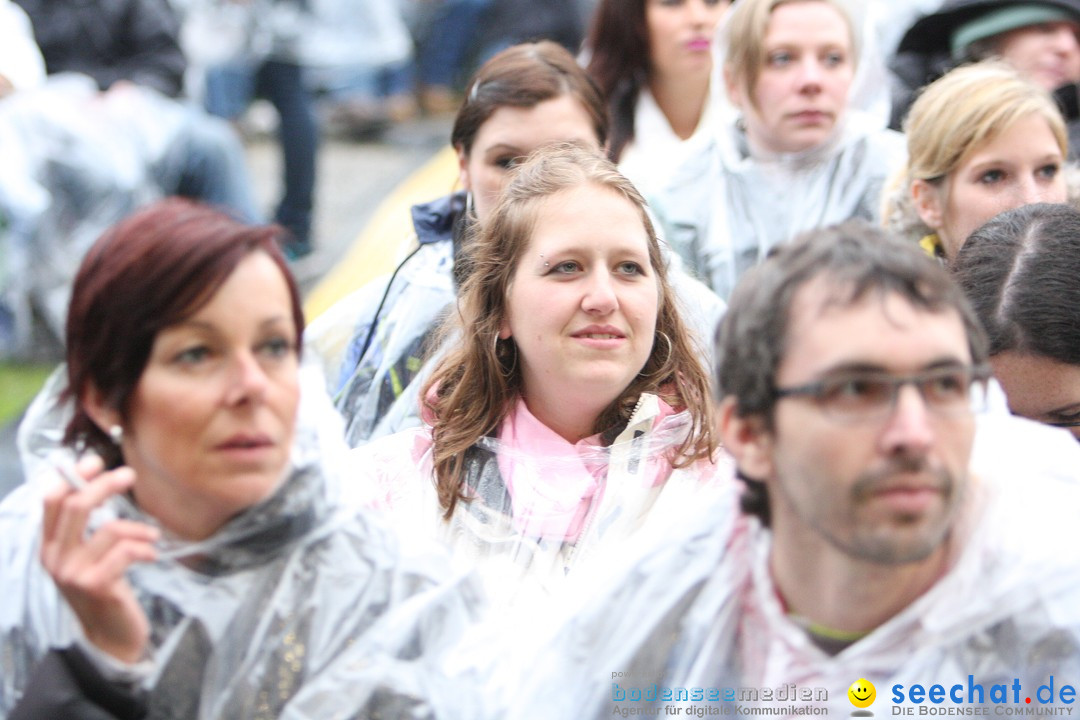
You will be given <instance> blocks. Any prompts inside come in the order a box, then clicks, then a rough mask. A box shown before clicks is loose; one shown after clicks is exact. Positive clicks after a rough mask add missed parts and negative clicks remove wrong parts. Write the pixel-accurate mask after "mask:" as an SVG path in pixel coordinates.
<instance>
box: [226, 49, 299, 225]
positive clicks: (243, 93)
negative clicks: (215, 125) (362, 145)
mask: <svg viewBox="0 0 1080 720" xmlns="http://www.w3.org/2000/svg"><path fill="white" fill-rule="evenodd" d="M255 97H264V98H266V99H267V100H269V101H270V103H271V104H272V105H273V106H274V108H275V109H276V110H277V112H278V116H279V117H280V118H281V123H280V125H279V127H278V140H279V141H280V143H281V152H282V160H283V162H282V166H283V170H284V178H283V180H284V182H283V185H284V194H283V196H282V198H281V201H280V202H279V203H278V207H277V211H276V213H275V216H274V219H275V220H276V221H277V222H279V223H280V224H281V225H283V226H285V228H287V229H288V230H289V231H290V232H291V233H292V235H293V238H294V240H295V241H296V242H297V243H299V244H302V245H306V244H308V243H309V242H310V234H311V217H312V210H313V207H314V199H315V160H316V156H317V155H318V145H319V129H318V125H317V123H316V119H315V108H314V101H313V99H312V97H311V95H310V93H309V92H308V90H307V88H305V87H304V83H303V69H302V68H301V67H300V66H299V65H296V64H293V63H287V62H280V61H277V60H266V61H263V62H262V63H259V64H256V65H252V64H243V63H238V64H231V65H224V66H219V67H215V68H211V69H210V70H208V71H207V77H206V109H207V110H208V111H209V112H211V113H213V114H215V115H219V116H221V117H225V118H230V119H235V118H237V117H239V116H240V115H241V114H242V113H243V112H244V110H246V109H247V107H248V105H249V104H250V103H251V100H252V99H254V98H255Z"/></svg>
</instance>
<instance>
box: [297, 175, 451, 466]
mask: <svg viewBox="0 0 1080 720" xmlns="http://www.w3.org/2000/svg"><path fill="white" fill-rule="evenodd" d="M464 211H465V195H464V193H458V194H456V195H451V196H448V197H445V198H441V199H439V200H435V201H433V202H431V203H427V204H425V205H418V206H416V207H414V208H413V211H412V212H413V225H414V227H415V228H416V232H417V239H418V240H419V242H420V247H419V248H418V249H417V251H416V254H415V255H414V256H412V257H410V258H408V259H406V260H405V261H404V262H403V263H402V265H401V267H400V268H399V269H398V273H397V275H396V277H394V278H393V279H392V280H391V279H390V277H382V278H378V279H376V280H373V281H372V282H370V283H368V284H367V285H365V286H364V287H362V288H360V289H359V290H357V291H356V292H353V293H351V294H350V295H347V296H346V297H344V298H342V299H341V300H339V301H338V302H337V303H335V304H334V305H333V306H332V307H331V308H330V309H328V310H327V311H326V312H325V313H323V314H322V315H320V316H319V317H318V318H316V319H315V320H314V321H313V322H312V323H311V325H310V326H309V327H308V329H307V330H306V331H305V332H304V343H305V346H306V347H307V348H309V349H310V350H311V351H313V352H314V353H315V354H316V355H318V357H319V359H320V360H321V362H322V364H323V369H324V373H325V375H326V378H327V382H328V390H329V391H330V394H331V395H332V396H333V398H334V404H335V406H337V408H338V410H339V411H340V412H341V414H342V416H343V417H344V418H345V438H346V442H348V443H349V445H351V446H354V447H355V446H357V445H362V444H364V443H365V442H367V441H368V440H369V439H372V438H376V437H382V436H384V435H389V434H391V433H394V432H397V431H399V430H403V429H405V428H410V427H416V426H418V425H420V424H421V423H420V401H419V398H418V397H417V393H418V392H419V388H420V386H421V385H422V384H423V380H424V378H425V377H426V376H427V374H428V373H430V371H431V369H432V365H431V363H430V362H428V363H425V358H426V356H427V353H428V351H429V350H431V345H432V343H433V342H434V336H435V331H436V329H437V328H438V327H439V325H440V323H441V322H442V320H443V318H445V317H446V315H447V313H449V312H450V311H451V310H452V309H453V307H454V301H455V299H456V298H457V289H456V288H455V286H454V276H453V275H454V247H455V244H456V243H455V242H454V241H453V239H452V238H453V234H454V233H455V232H460V230H455V227H456V226H457V225H459V224H460V222H461V219H462V213H464ZM373 326H374V327H373Z"/></svg>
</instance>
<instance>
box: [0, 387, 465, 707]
mask: <svg viewBox="0 0 1080 720" xmlns="http://www.w3.org/2000/svg"><path fill="white" fill-rule="evenodd" d="M316 375H317V373H316ZM304 377H305V380H304V381H303V386H304V390H303V392H302V402H301V410H300V418H299V425H298V428H297V435H296V444H295V446H294V452H293V456H292V462H291V467H290V469H289V471H288V473H287V475H286V477H285V478H284V479H283V482H282V484H281V486H280V487H279V488H278V489H277V491H276V492H275V493H274V494H273V495H272V496H271V497H269V498H268V499H266V500H264V501H262V502H261V503H259V504H258V505H255V506H253V507H252V508H250V509H249V510H247V511H245V512H244V513H242V514H241V515H239V516H237V517H235V518H233V519H232V520H230V521H229V522H228V523H227V524H226V525H225V526H224V527H222V528H221V529H220V530H219V531H218V532H217V533H215V534H214V535H213V536H211V537H210V538H209V539H207V540H204V541H201V542H199V543H184V542H180V541H176V540H174V539H170V538H169V537H168V535H167V534H166V535H164V538H165V539H164V540H163V541H162V547H161V551H160V557H161V558H162V559H160V560H159V561H158V562H155V563H153V564H140V565H136V566H134V567H132V568H131V570H130V571H129V575H128V577H129V579H130V581H131V583H132V585H133V587H134V588H135V592H136V594H137V596H138V598H139V600H140V603H141V604H142V607H143V609H144V610H145V611H146V614H147V616H148V618H149V619H150V623H151V639H150V644H151V649H150V656H151V660H152V661H153V667H154V669H153V674H152V676H151V677H150V678H149V679H148V680H147V684H148V686H149V688H150V691H151V692H150V715H149V716H150V717H151V718H177V719H180V718H183V719H185V720H191V719H194V718H200V719H201V718H277V717H284V718H319V719H320V720H322V719H324V718H352V717H357V718H361V717H363V718H368V717H378V716H380V715H381V716H383V717H393V718H405V717H409V718H416V717H431V716H434V715H435V711H436V708H437V707H439V706H443V705H446V704H447V703H451V704H453V705H454V706H455V707H459V708H462V709H463V710H464V711H465V712H468V707H469V703H470V698H471V697H472V695H471V692H472V691H471V689H470V687H469V686H467V685H466V684H465V683H463V682H456V683H455V684H454V686H453V687H449V686H448V685H447V684H446V681H445V680H444V679H443V675H442V673H441V670H440V664H439V663H440V657H441V655H442V653H443V651H444V650H446V649H447V648H448V647H449V646H450V645H451V644H453V643H454V642H456V641H457V637H458V636H459V635H460V634H461V633H462V632H464V630H465V628H466V627H467V626H468V625H469V623H470V621H471V619H472V616H473V613H474V608H475V607H477V606H478V605H479V602H478V599H477V596H476V595H475V593H474V590H475V588H474V586H473V585H472V584H471V583H470V582H469V581H466V580H462V579H453V580H449V581H448V580H446V578H447V577H448V576H447V573H446V560H445V558H444V557H442V555H441V553H439V552H431V550H432V548H427V549H426V550H427V552H426V553H425V554H423V555H415V556H412V555H406V554H403V553H401V552H400V551H399V548H398V546H397V543H396V541H395V540H393V539H392V536H391V535H390V534H389V532H388V531H387V530H386V529H385V528H384V527H383V526H382V525H381V524H380V523H379V522H378V521H376V520H375V519H373V518H372V517H371V516H370V514H368V513H365V512H356V511H355V510H347V509H346V508H345V506H344V505H341V504H340V502H339V500H340V497H339V494H338V489H337V488H338V486H339V483H340V482H341V480H342V478H341V477H340V476H339V475H338V474H337V473H336V471H335V469H334V468H335V467H336V466H337V463H336V462H335V461H334V458H335V457H337V458H340V457H341V456H340V455H339V454H338V453H339V451H340V450H342V449H343V446H342V444H341V442H340V419H339V418H337V416H336V415H335V414H334V413H333V410H332V408H330V407H329V403H328V402H327V401H326V400H325V396H323V394H322V393H321V385H322V383H323V380H322V378H321V376H318V377H314V378H313V377H312V376H311V374H310V373H308V372H306V371H305V374H304ZM62 382H63V378H62V377H61V375H60V373H57V374H56V375H54V377H53V379H52V380H51V381H50V383H49V385H48V386H47V388H46V389H45V390H44V391H43V393H42V395H40V396H39V397H38V398H37V400H35V402H34V404H33V405H32V407H31V408H30V410H29V411H28V415H27V418H26V421H25V422H24V425H23V428H22V431H21V436H20V444H21V446H22V450H23V451H24V453H28V454H29V455H28V456H26V455H24V457H25V465H26V467H27V470H28V477H29V478H30V479H29V481H28V482H27V483H26V484H25V485H23V486H21V487H19V488H18V489H16V490H15V491H14V492H12V493H11V494H10V495H9V496H8V497H7V498H6V499H5V500H4V502H3V503H2V504H0V586H2V587H3V588H4V601H3V603H2V604H0V717H2V716H4V715H6V713H7V712H8V711H10V709H11V707H12V706H13V704H14V703H15V701H16V700H17V699H18V696H19V694H20V692H21V688H22V687H23V685H24V683H25V682H26V680H27V677H28V674H29V673H30V671H31V668H32V666H33V665H34V663H35V662H36V661H37V660H38V659H39V658H40V657H41V656H42V655H43V654H44V653H45V652H46V650H47V649H48V648H49V647H51V646H53V647H63V646H67V645H70V644H71V643H72V642H75V641H77V639H78V638H79V636H80V633H81V630H80V627H79V623H78V620H77V619H76V618H75V616H74V614H73V613H72V612H71V610H70V609H69V607H68V606H67V605H66V603H65V602H64V601H63V599H62V598H61V597H60V596H59V594H58V592H57V590H56V587H55V585H54V584H53V582H52V580H51V578H50V577H49V576H48V575H47V574H46V573H45V572H44V570H43V569H42V567H41V565H40V563H39V562H38V549H39V544H40V523H41V510H42V496H43V493H44V492H46V491H47V489H48V488H49V487H51V486H52V485H53V484H54V483H56V482H58V475H57V474H56V471H55V470H54V469H53V467H52V465H53V463H57V462H60V463H63V462H68V463H70V462H72V461H73V457H72V456H71V455H70V453H69V452H68V451H65V450H57V447H56V444H55V439H56V438H57V437H58V433H59V431H60V430H59V429H60V428H61V427H62V425H60V424H59V423H60V422H61V421H62V420H63V419H65V418H66V416H67V414H68V413H69V412H70V409H69V408H66V407H59V408H58V407H57V406H56V405H55V398H56V393H57V391H58V389H59V387H60V384H61V383H62ZM116 515H122V516H129V517H134V518H136V519H139V520H142V521H147V522H153V520H152V519H151V518H147V517H145V516H142V515H141V513H139V511H138V510H137V509H135V508H134V507H133V506H132V505H131V504H130V503H122V502H118V503H113V504H110V505H108V506H106V507H105V508H103V509H101V510H99V511H97V512H96V513H95V514H94V515H93V516H92V517H91V525H97V524H100V523H101V522H102V521H104V520H105V519H106V518H107V517H110V516H113V517H115V516H116ZM435 550H438V549H437V548H435Z"/></svg>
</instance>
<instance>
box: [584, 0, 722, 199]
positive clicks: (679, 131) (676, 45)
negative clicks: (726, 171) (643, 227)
mask: <svg viewBox="0 0 1080 720" xmlns="http://www.w3.org/2000/svg"><path fill="white" fill-rule="evenodd" d="M730 5H731V2H730V0H600V2H599V3H598V4H597V6H596V10H595V11H594V12H593V18H592V23H591V25H590V26H589V33H588V36H587V37H586V39H585V51H584V54H585V56H586V58H587V65H586V68H585V69H586V70H587V71H588V73H589V75H590V76H591V77H592V78H593V80H595V81H596V84H597V85H598V86H599V87H600V90H601V92H603V94H604V97H605V98H607V102H608V108H609V109H610V111H611V120H612V134H611V142H610V143H609V146H608V157H610V158H611V159H612V161H614V162H615V163H617V164H618V166H619V171H620V172H621V173H623V174H624V175H626V176H627V177H628V178H630V180H632V181H633V182H634V184H635V185H636V186H637V188H638V189H639V190H641V191H642V194H644V195H645V196H646V197H648V196H649V195H650V194H651V193H652V191H654V190H658V189H660V188H661V187H663V183H665V182H666V181H667V180H668V179H669V178H670V176H671V173H672V171H674V170H675V168H677V167H678V166H679V164H681V163H682V162H683V161H685V160H686V159H687V158H688V157H689V156H690V155H691V154H693V153H694V152H696V151H698V150H699V149H700V148H701V147H702V146H703V145H704V143H705V138H706V136H707V134H708V133H709V132H710V122H711V118H710V116H709V113H708V107H709V75H710V74H711V72H712V39H713V35H714V33H715V31H716V25H717V23H719V22H720V18H722V17H723V15H724V13H725V12H726V11H727V9H728V6H730Z"/></svg>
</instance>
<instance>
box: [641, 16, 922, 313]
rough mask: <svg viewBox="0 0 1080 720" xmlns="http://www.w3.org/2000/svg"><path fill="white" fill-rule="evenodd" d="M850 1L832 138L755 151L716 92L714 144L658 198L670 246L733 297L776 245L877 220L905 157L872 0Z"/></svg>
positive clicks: (717, 70) (718, 68)
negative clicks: (849, 58) (845, 92)
mask: <svg viewBox="0 0 1080 720" xmlns="http://www.w3.org/2000/svg"><path fill="white" fill-rule="evenodd" d="M841 2H842V0H841ZM842 4H843V5H844V7H846V8H847V11H848V16H849V17H851V18H852V19H853V22H854V24H855V34H856V36H857V37H856V48H857V52H858V59H857V67H856V73H855V78H854V80H853V82H852V85H851V90H850V92H849V96H848V98H849V99H848V107H847V111H846V112H845V114H844V116H843V117H842V118H841V119H840V120H838V122H837V127H836V130H835V131H834V133H833V135H832V137H831V138H830V139H829V140H827V141H826V142H825V143H823V144H822V145H820V146H818V147H815V148H811V149H809V150H806V151H803V152H800V153H792V154H783V155H772V156H769V157H764V156H758V155H751V152H750V148H749V146H748V144H747V139H746V133H745V132H744V131H743V130H741V129H739V126H740V124H741V123H740V120H739V116H738V110H737V109H736V108H735V107H734V106H733V105H732V104H731V102H730V100H729V99H728V98H727V96H726V94H725V93H723V92H720V91H716V92H713V93H711V96H710V97H711V99H712V101H713V102H715V103H717V106H715V107H714V108H713V109H712V117H713V119H714V121H715V122H716V123H717V127H716V131H715V135H714V137H713V139H712V141H711V143H710V144H709V145H708V147H707V148H706V149H705V150H704V151H703V152H701V153H700V154H698V155H697V156H695V157H694V158H692V159H691V160H690V161H689V162H687V164H686V165H684V166H683V167H682V168H681V169H679V170H677V171H676V172H675V173H674V176H673V179H672V181H671V183H670V184H669V186H668V187H667V189H665V190H664V191H662V192H661V193H659V195H658V196H657V197H655V198H653V200H654V203H653V206H654V209H655V210H656V213H657V215H658V216H659V217H660V220H661V225H662V226H663V228H664V232H665V235H666V237H667V240H668V242H669V243H670V244H671V246H672V248H674V249H675V251H676V252H678V253H679V255H681V256H682V257H683V259H684V260H685V261H686V264H687V269H688V270H689V271H690V272H693V273H696V274H697V276H698V277H700V278H702V279H703V280H704V281H705V282H706V284H708V285H709V286H710V287H711V288H712V289H713V291H714V292H716V294H717V295H719V296H720V297H721V298H724V299H725V300H726V299H727V298H728V297H729V296H730V295H731V291H732V289H733V288H734V286H735V283H736V281H737V280H738V278H739V277H740V276H741V275H742V273H743V272H745V271H746V270H747V269H748V268H750V267H752V266H754V265H756V264H757V263H758V262H760V261H761V260H762V259H764V258H765V256H766V255H767V254H768V252H769V250H770V249H771V248H772V247H773V246H775V245H778V244H780V243H785V242H788V241H789V240H791V239H792V238H793V237H795V236H796V235H797V234H798V233H800V232H803V231H806V230H810V229H813V228H818V227H822V226H826V225H832V224H834V223H838V222H842V221H844V220H848V219H851V218H864V219H869V220H875V221H876V220H877V219H878V218H879V217H880V215H881V209H880V208H881V194H882V190H883V188H884V186H885V183H886V181H887V180H888V179H889V178H890V177H891V175H892V174H893V173H894V172H895V171H896V170H897V169H899V168H900V167H901V166H902V165H903V163H904V158H905V157H906V149H905V144H904V139H903V136H902V135H900V134H899V133H896V132H893V131H891V130H887V129H886V125H887V123H888V118H889V104H888V78H887V75H886V72H885V68H884V65H883V62H882V59H881V58H880V57H879V56H878V54H877V50H876V48H875V41H874V32H873V27H872V22H871V21H870V19H869V17H867V12H866V8H865V7H864V5H865V4H864V3H859V4H856V3H853V2H842ZM726 29H727V24H726V23H721V25H720V28H719V29H718V31H717V32H718V35H717V37H718V39H717V43H716V47H715V48H714V51H713V52H714V57H716V58H717V62H716V63H714V73H713V80H712V87H713V88H723V87H724V86H725V85H724V80H723V77H722V75H721V72H722V62H721V61H720V59H722V58H723V57H725V56H726V54H727V34H726Z"/></svg>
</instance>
